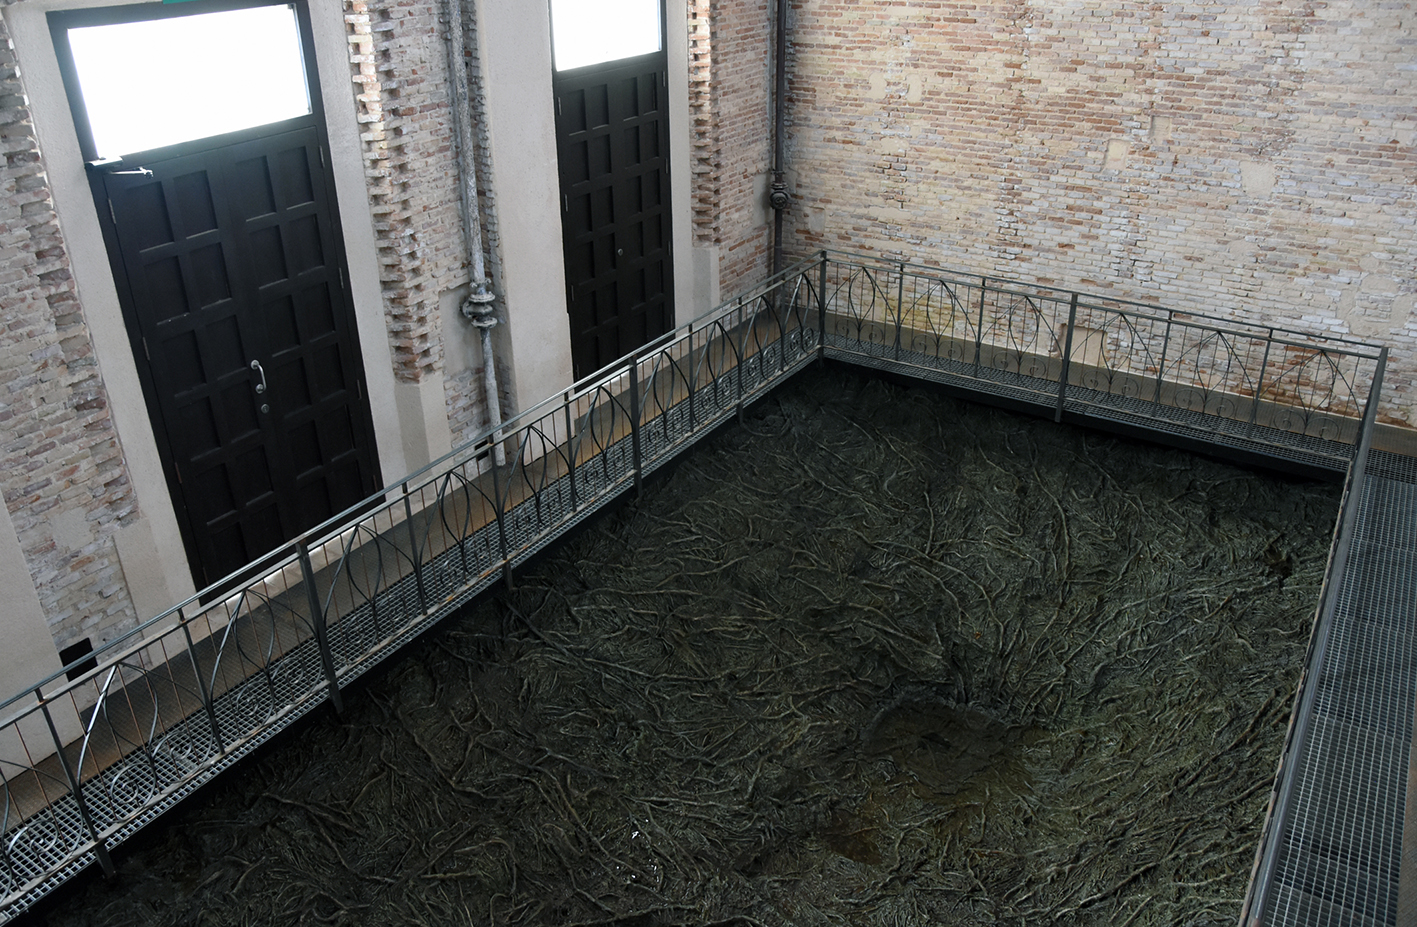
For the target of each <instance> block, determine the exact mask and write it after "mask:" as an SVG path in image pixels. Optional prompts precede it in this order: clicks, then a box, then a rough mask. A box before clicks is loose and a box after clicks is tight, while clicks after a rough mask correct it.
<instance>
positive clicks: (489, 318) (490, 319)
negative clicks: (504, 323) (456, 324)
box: [461, 283, 497, 328]
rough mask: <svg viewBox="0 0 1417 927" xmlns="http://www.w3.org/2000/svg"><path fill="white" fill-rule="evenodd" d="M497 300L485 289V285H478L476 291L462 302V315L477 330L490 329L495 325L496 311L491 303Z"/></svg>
mask: <svg viewBox="0 0 1417 927" xmlns="http://www.w3.org/2000/svg"><path fill="white" fill-rule="evenodd" d="M496 299H497V297H496V296H495V295H493V293H492V292H491V291H490V290H488V289H487V284H485V283H479V284H478V285H477V289H475V290H473V291H472V292H471V293H469V294H468V296H467V299H464V300H463V301H462V307H461V310H462V315H463V318H465V319H467V320H468V321H469V322H471V323H472V324H473V325H474V326H475V327H477V328H492V327H494V326H496V324H497V310H496V309H495V308H494V307H493V305H492V303H493V302H494V301H495V300H496Z"/></svg>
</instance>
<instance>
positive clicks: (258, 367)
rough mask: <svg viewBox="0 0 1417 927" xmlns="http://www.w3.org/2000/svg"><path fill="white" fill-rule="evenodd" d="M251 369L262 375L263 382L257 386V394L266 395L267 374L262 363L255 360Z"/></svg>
mask: <svg viewBox="0 0 1417 927" xmlns="http://www.w3.org/2000/svg"><path fill="white" fill-rule="evenodd" d="M251 369H252V370H254V371H256V372H257V373H258V374H260V375H261V382H260V383H257V384H256V392H258V393H264V392H265V391H266V372H265V371H264V370H262V369H261V362H260V361H258V360H253V361H252V362H251Z"/></svg>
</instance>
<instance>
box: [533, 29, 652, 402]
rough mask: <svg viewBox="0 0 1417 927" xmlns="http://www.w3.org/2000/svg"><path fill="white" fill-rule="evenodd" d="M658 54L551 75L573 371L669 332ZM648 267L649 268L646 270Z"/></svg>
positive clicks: (594, 365) (595, 366)
mask: <svg viewBox="0 0 1417 927" xmlns="http://www.w3.org/2000/svg"><path fill="white" fill-rule="evenodd" d="M665 73H666V72H665V64H664V57H663V54H662V53H659V54H655V55H647V56H644V57H643V58H637V59H631V60H629V61H626V62H617V63H614V64H611V65H606V66H603V67H596V68H586V69H582V70H581V71H577V72H571V73H568V74H557V76H556V99H557V153H558V157H559V159H560V166H561V192H562V197H563V202H562V208H563V213H562V240H563V246H564V254H565V263H566V276H567V312H568V314H569V317H570V325H571V352H572V361H573V364H574V366H575V375H576V376H577V377H578V378H579V377H582V376H585V375H587V374H589V373H591V372H592V371H594V370H596V369H598V368H600V367H601V366H604V365H605V364H607V363H609V362H611V361H613V360H615V359H616V358H619V357H621V356H623V355H624V354H627V353H629V352H630V351H633V350H634V349H635V348H637V347H639V346H640V345H642V344H644V343H645V342H647V341H650V340H652V339H653V338H655V337H658V336H659V335H661V334H663V333H664V332H665V331H668V330H669V326H670V324H671V321H670V320H671V316H672V311H671V308H672V307H671V305H670V301H669V295H668V288H667V287H666V286H664V285H663V281H664V280H665V279H666V278H667V276H668V274H669V260H670V252H669V238H668V231H669V224H668V216H667V212H666V209H665V204H664V202H663V197H662V195H661V194H662V191H663V190H665V189H667V178H668V159H667V157H666V156H665V155H666V153H667V150H668V126H667V121H666V114H665V113H664V112H663V110H662V105H663V97H664V94H663V84H664V80H665ZM651 268H653V271H652V272H651Z"/></svg>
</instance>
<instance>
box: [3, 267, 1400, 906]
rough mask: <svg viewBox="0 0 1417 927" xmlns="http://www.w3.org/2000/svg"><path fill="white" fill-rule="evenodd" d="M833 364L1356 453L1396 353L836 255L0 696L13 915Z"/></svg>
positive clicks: (1154, 422) (1054, 406)
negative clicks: (85, 668) (233, 579)
mask: <svg viewBox="0 0 1417 927" xmlns="http://www.w3.org/2000/svg"><path fill="white" fill-rule="evenodd" d="M819 358H837V359H841V360H845V361H849V362H852V363H857V364H862V365H865V366H870V367H876V368H883V369H889V370H896V371H899V372H904V373H907V374H909V375H912V376H916V377H920V378H923V379H928V380H937V381H943V382H948V383H952V384H955V385H963V386H964V387H966V388H969V389H972V390H975V391H979V392H983V393H986V394H991V395H994V396H996V397H998V396H1002V397H1005V398H1010V399H1014V400H1018V401H1025V402H1028V403H1031V404H1033V405H1035V406H1042V407H1044V408H1046V409H1051V410H1054V412H1055V414H1056V415H1057V417H1059V418H1061V417H1062V415H1063V413H1064V412H1069V413H1079V414H1088V415H1092V416H1103V417H1108V416H1110V417H1114V418H1117V419H1118V420H1119V421H1120V420H1125V421H1127V422H1141V423H1142V424H1143V425H1145V426H1146V427H1149V428H1151V429H1152V430H1157V431H1165V430H1168V429H1169V430H1175V429H1177V428H1182V429H1190V430H1192V431H1195V432H1196V433H1198V434H1203V435H1206V436H1208V437H1209V438H1210V439H1211V440H1214V441H1220V442H1222V443H1224V442H1227V441H1228V442H1234V441H1240V442H1248V443H1251V444H1255V445H1256V446H1261V447H1269V448H1285V449H1291V450H1292V449H1293V448H1294V447H1296V446H1297V447H1299V448H1300V450H1301V451H1302V452H1303V453H1317V454H1318V455H1319V457H1321V458H1322V459H1325V460H1330V461H1332V462H1333V464H1334V465H1335V466H1337V465H1338V464H1337V461H1338V460H1339V459H1340V458H1341V459H1342V461H1343V464H1344V465H1346V462H1347V459H1348V457H1351V455H1352V448H1353V446H1354V445H1355V443H1356V441H1357V440H1358V431H1357V427H1356V421H1357V419H1356V417H1355V416H1358V415H1362V414H1363V412H1364V411H1367V412H1368V414H1369V415H1370V416H1371V414H1372V410H1373V408H1374V406H1373V402H1374V400H1375V395H1370V394H1368V393H1365V392H1364V391H1365V389H1369V388H1370V387H1371V384H1373V383H1374V382H1375V380H1378V379H1379V378H1380V375H1381V374H1380V371H1381V368H1382V364H1383V360H1384V353H1383V352H1381V351H1379V350H1377V349H1375V348H1372V347H1371V346H1368V345H1363V344H1359V343H1356V342H1351V341H1346V340H1343V339H1331V338H1322V337H1318V336H1309V335H1304V334H1302V333H1297V332H1286V331H1283V330H1281V329H1276V328H1256V327H1254V326H1246V325H1241V324H1236V323H1232V322H1222V321H1220V320H1215V319H1206V318H1203V317H1200V316H1196V315H1193V314H1187V315H1181V314H1178V313H1170V312H1167V311H1166V310H1162V309H1157V308H1155V307H1150V306H1140V305H1133V304H1126V303H1120V302H1117V301H1112V300H1106V299H1100V298H1097V297H1084V296H1082V295H1080V294H1072V293H1066V292H1062V291H1058V290H1051V289H1047V288H1042V287H1034V286H1029V285H1026V284H1020V283H1016V282H1011V281H1005V280H998V279H995V278H990V277H982V278H981V277H968V276H965V275H960V274H954V273H950V272H945V271H941V270H938V269H932V268H927V267H923V266H920V265H914V264H906V263H899V262H897V263H881V262H872V261H868V260H864V259H861V258H857V257H849V256H842V255H835V254H830V253H826V252H822V253H819V254H817V255H815V256H813V257H811V258H809V259H807V260H805V261H803V262H801V263H799V264H797V265H796V266H794V267H792V268H790V269H788V270H786V271H784V272H783V273H782V274H780V275H778V276H777V277H775V278H773V279H770V280H768V281H767V282H766V283H764V284H763V285H761V286H760V287H758V288H756V289H755V290H753V291H752V292H750V293H747V294H745V295H744V296H741V297H739V298H737V299H735V300H733V301H731V302H729V303H727V304H725V305H723V306H721V307H719V308H718V309H716V310H714V311H713V312H710V313H708V314H706V315H705V316H703V317H701V318H700V319H698V320H696V321H695V322H693V323H691V324H689V325H686V326H683V327H681V328H679V329H677V330H676V331H674V332H671V333H669V334H667V335H665V336H663V337H662V338H660V339H658V340H656V341H655V342H653V343H651V344H649V345H646V346H645V347H643V348H641V349H640V350H638V351H636V352H634V353H633V354H631V355H629V356H628V357H626V358H624V359H622V360H620V361H618V362H616V363H614V364H611V365H610V366H608V367H606V368H605V369H603V370H601V371H599V372H598V373H596V374H595V375H593V376H592V377H590V378H587V379H586V380H583V381H582V382H580V383H578V384H576V385H575V386H574V387H572V388H571V389H569V390H567V391H565V392H564V393H563V394H562V395H560V396H556V397H553V398H551V399H548V400H547V401H545V402H543V403H541V404H539V405H537V406H535V407H534V408H532V409H529V410H527V411H526V412H523V413H522V414H520V415H518V416H516V417H515V418H513V419H511V420H509V421H508V422H506V423H504V424H503V425H502V426H501V428H500V429H498V430H497V431H496V432H495V433H487V434H484V435H482V436H480V437H479V438H478V439H476V440H474V441H472V442H470V443H469V444H467V445H465V446H463V447H461V448H459V449H457V450H456V451H454V452H453V453H452V454H450V455H448V456H447V457H444V458H443V459H441V460H439V461H437V462H435V463H434V464H431V465H430V466H429V467H426V468H424V469H423V470H420V471H419V472H417V473H414V474H411V475H409V476H408V477H406V478H405V479H403V480H401V481H399V482H398V483H396V484H394V485H392V486H390V487H388V488H387V489H385V490H384V491H383V492H381V493H379V494H378V495H376V496H374V497H372V498H371V499H369V500H366V501H365V502H364V503H362V504H361V505H359V506H356V507H354V508H352V509H351V510H349V511H348V512H346V513H344V514H343V515H341V516H338V517H336V518H335V519H332V520H331V521H330V522H328V523H326V524H325V525H324V526H322V527H320V528H318V529H315V530H313V531H311V532H308V533H306V534H305V535H303V536H301V537H300V538H298V539H296V540H295V541H293V542H291V543H290V544H288V545H286V546H285V547H283V548H282V549H280V550H279V551H277V552H275V553H274V554H272V555H271V557H270V558H266V559H267V560H268V561H269V562H271V563H273V564H274V566H273V567H272V568H271V569H270V570H269V571H268V572H266V573H265V574H264V575H261V576H260V577H258V578H255V579H252V580H249V581H246V582H244V583H242V584H240V585H239V586H237V587H236V588H235V591H234V592H231V593H229V594H227V595H225V596H224V597H223V598H220V599H219V600H215V601H211V600H208V599H207V598H205V597H203V596H202V595H201V594H199V595H197V596H194V597H193V598H191V599H189V600H187V601H186V602H183V603H182V604H180V605H178V606H176V607H174V608H172V609H170V610H169V611H167V612H165V613H164V614H162V615H159V616H157V617H156V618H154V619H153V620H151V621H148V622H146V623H145V624H143V625H142V626H141V627H139V628H137V629H134V630H133V631H131V632H129V633H127V634H125V635H124V636H123V637H121V638H119V639H118V640H115V641H113V642H111V643H109V644H108V645H107V646H105V647H104V648H103V649H102V650H101V651H99V652H98V653H97V654H96V656H97V659H98V661H99V665H98V667H97V668H96V669H93V670H90V671H89V672H86V673H84V674H82V675H80V676H78V678H76V679H73V680H69V679H68V678H67V677H66V675H65V672H64V671H61V672H60V673H58V674H55V675H53V676H50V677H48V678H46V679H43V680H40V681H38V682H37V683H35V684H34V685H32V686H29V687H27V688H26V689H25V690H24V691H23V692H21V693H20V694H18V695H15V696H14V697H12V698H10V699H9V700H8V701H6V702H4V703H3V704H0V719H3V720H2V721H0V790H2V791H3V806H0V840H3V842H0V898H2V899H3V900H2V901H0V920H4V919H8V918H9V917H12V916H15V915H17V914H18V913H20V912H22V911H24V910H26V909H28V908H29V907H30V906H32V905H33V904H34V902H35V901H37V900H38V899H39V898H41V897H42V896H44V895H45V894H47V893H48V892H50V891H52V890H53V889H54V888H56V887H57V886H58V885H60V884H62V883H63V882H64V881H65V880H66V879H67V878H69V877H70V876H72V875H73V874H75V873H77V872H78V871H79V870H81V869H83V868H85V867H87V866H90V865H92V864H94V863H97V864H98V865H100V866H102V867H103V868H104V869H105V870H108V871H111V870H112V863H111V861H110V859H109V851H110V850H111V849H113V848H114V847H116V846H117V845H118V844H120V843H122V842H123V841H124V840H126V839H127V838H128V837H130V836H132V835H133V834H134V833H135V832H136V831H137V830H138V829H140V828H141V827H143V826H144V825H145V824H147V823H148V822H150V821H151V820H153V819H154V818H155V817H157V816H158V815H159V814H161V813H162V812H163V811H165V810H166V809H168V808H170V807H172V806H173V805H174V804H176V803H177V802H178V801H180V800H181V799H182V798H183V797H185V796H187V795H188V794H190V793H191V792H192V791H194V790H195V789H197V788H198V787H200V786H201V785H202V784H203V783H205V782H206V781H209V780H210V779H211V778H213V777H214V776H215V775H217V774H218V773H220V772H221V771H222V770H224V769H226V768H227V767H229V766H230V765H231V764H233V763H234V762H236V761H237V760H239V759H240V758H241V757H243V756H245V755H247V754H248V753H250V752H251V751H252V750H254V749H255V748H256V747H257V746H259V745H260V744H262V743H264V742H265V741H267V740H269V739H270V738H271V737H272V736H274V735H275V734H276V733H278V732H279V731H281V730H283V729H285V728H286V727H288V726H289V725H290V724H292V723H293V722H295V721H296V720H297V719H299V718H300V717H302V716H304V715H306V714H308V713H309V712H310V711H311V710H313V709H314V708H315V707H317V706H319V705H321V704H324V703H325V702H327V701H328V702H332V703H333V704H334V705H335V706H336V707H337V708H338V707H340V703H341V695H340V693H341V690H342V689H343V688H344V687H346V686H348V685H349V684H350V683H351V682H352V681H354V680H355V679H357V678H358V677H359V676H360V675H362V674H363V673H365V672H367V671H368V670H369V669H370V668H371V667H373V666H374V665H375V664H377V663H378V662H380V661H381V660H383V659H384V658H385V657H387V656H388V655H390V654H392V653H393V652H395V651H396V650H398V648H399V647H401V646H402V645H403V644H404V643H406V642H408V641H409V640H411V639H412V638H413V637H415V636H417V635H418V634H419V633H421V632H422V631H424V630H426V629H427V628H429V627H431V626H432V625H433V624H434V623H436V622H437V621H439V620H441V619H442V618H443V617H445V616H447V615H448V614H450V613H452V612H453V611H455V610H457V609H458V608H460V607H462V606H463V605H464V604H466V603H467V602H469V601H470V600H471V599H472V598H474V597H475V596H477V595H479V594H480V593H482V592H483V591H485V590H487V589H489V588H491V587H492V586H494V585H495V584H497V583H498V582H508V583H510V582H511V581H512V577H513V573H514V571H515V569H516V568H517V567H519V566H520V565H522V564H523V563H525V562H526V561H527V559H528V558H530V557H532V556H533V555H534V554H536V553H537V552H538V551H539V550H541V549H542V548H543V547H545V546H546V545H547V544H548V543H550V542H551V541H553V540H555V539H556V538H558V537H560V536H561V535H563V534H564V533H565V532H566V531H567V530H569V529H570V528H572V527H573V526H575V525H576V524H578V523H580V522H582V521H583V520H585V519H586V518H587V517H589V516H590V515H591V514H592V513H594V512H596V511H597V510H599V509H600V508H602V507H603V506H605V505H606V504H607V503H609V502H610V501H612V500H613V499H615V498H617V497H618V496H620V495H621V494H623V493H624V492H626V491H628V490H630V489H633V488H637V487H638V486H639V485H640V484H641V482H642V480H643V479H644V477H645V476H646V475H648V474H649V473H651V472H653V471H654V470H655V469H656V468H658V467H659V466H661V465H663V464H664V463H665V462H667V461H669V460H671V459H672V458H673V457H675V456H676V455H677V454H679V453H681V452H683V451H684V450H685V449H686V448H688V447H689V446H691V445H692V444H694V443H695V442H696V441H697V440H699V439H700V438H701V437H703V436H704V435H705V434H707V433H709V432H710V431H711V430H712V429H714V428H715V427H716V426H718V425H719V424H721V423H723V422H724V421H727V420H728V419H730V418H732V417H733V416H734V415H736V414H738V413H741V411H742V409H743V407H744V406H745V405H746V404H747V403H750V402H752V401H753V400H754V399H756V398H758V397H760V396H762V395H765V394H766V393H767V392H768V391H770V390H771V389H772V388H773V387H774V386H776V385H777V384H779V383H781V382H783V381H785V380H786V379H788V378H790V377H791V376H792V375H794V374H795V373H796V372H797V371H798V370H800V369H802V368H803V367H805V366H806V365H807V364H809V363H810V362H812V361H813V360H815V359H819ZM1256 358H1258V360H1256ZM1315 448H1317V451H1315ZM1325 455H1327V456H1325ZM502 461H505V462H502ZM225 582H226V581H223V583H225ZM223 583H218V584H217V586H216V587H213V588H218V587H221V586H222V585H223ZM227 588H230V587H229V586H228V587H227ZM66 669H67V670H71V671H72V670H73V669H74V668H73V667H69V668H66Z"/></svg>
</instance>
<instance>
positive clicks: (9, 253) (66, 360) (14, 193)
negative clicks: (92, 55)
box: [0, 20, 137, 648]
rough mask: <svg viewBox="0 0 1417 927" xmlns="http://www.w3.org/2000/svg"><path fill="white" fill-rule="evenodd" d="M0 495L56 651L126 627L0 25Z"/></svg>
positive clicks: (65, 266)
mask: <svg viewBox="0 0 1417 927" xmlns="http://www.w3.org/2000/svg"><path fill="white" fill-rule="evenodd" d="M0 154H3V157H4V162H3V164H0V490H3V493H4V498H5V505H6V507H7V508H8V509H9V511H10V517H11V519H12V520H13V522H14V525H15V531H16V534H17V535H18V536H19V541H20V546H21V549H22V550H23V551H24V555H25V559H26V561H27V563H28V565H29V570H30V575H31V576H32V577H33V579H34V584H35V590H36V591H37V592H38V593H39V599H40V602H41V604H42V605H43V606H44V611H45V616H46V618H47V620H48V622H49V624H50V628H51V630H52V631H53V633H54V635H55V641H56V644H57V645H58V646H59V647H61V648H62V647H65V646H67V645H68V644H70V643H71V642H73V641H74V640H76V639H78V638H81V637H89V636H92V637H93V638H94V643H95V645H97V644H100V643H102V642H104V641H107V640H109V639H111V638H112V637H114V636H116V634H117V633H118V632H119V631H121V630H123V629H126V628H128V627H131V626H133V625H134V624H135V622H136V620H137V614H136V612H135V611H134V608H133V604H132V601H131V600H130V599H129V597H128V591H127V586H126V584H125V582H124V580H123V572H122V568H121V566H120V565H119V562H118V555H117V551H116V548H115V546H114V534H115V532H116V531H117V530H118V528H119V527H120V526H122V525H124V524H125V523H129V522H131V521H132V520H133V519H135V518H136V517H137V511H136V503H135V499H134V496H133V492H132V488H131V486H130V485H129V478H128V472H127V468H126V464H125V462H124V459H123V451H122V448H121V447H120V446H119V444H118V437H117V434H116V433H115V432H114V429H113V422H112V420H111V418H110V417H109V411H108V394H107V392H106V391H105V389H104V385H103V381H102V379H101V376H100V373H99V369H98V364H97V361H96V360H95V358H94V351H93V343H92V340H91V339H90V336H89V331H88V326H87V324H86V322H85V319H84V314H83V309H82V307H81V306H80V305H79V300H78V295H77V293H76V291H75V288H74V281H73V276H72V274H71V272H70V269H69V258H68V252H67V246H66V245H65V243H64V237H63V235H62V234H61V231H60V228H59V221H58V218H57V216H56V215H55V211H54V202H53V199H52V197H51V194H50V190H49V181H48V178H47V177H46V175H45V168H44V162H43V159H42V158H41V156H40V152H39V146H38V143H37V141H36V139H35V132H34V125H33V122H32V120H31V116H30V112H29V107H28V103H27V101H26V99H25V95H24V91H23V88H22V87H21V85H20V80H19V75H18V69H17V67H16V62H15V54H14V48H13V45H12V43H11V41H10V37H9V33H8V30H7V29H6V27H5V24H4V22H3V20H0Z"/></svg>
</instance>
